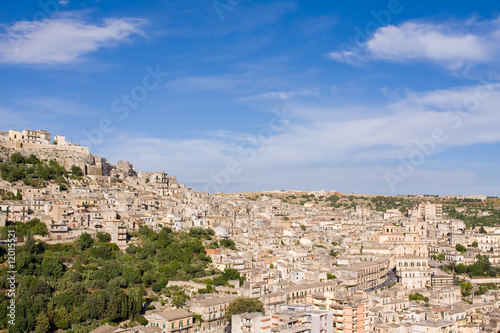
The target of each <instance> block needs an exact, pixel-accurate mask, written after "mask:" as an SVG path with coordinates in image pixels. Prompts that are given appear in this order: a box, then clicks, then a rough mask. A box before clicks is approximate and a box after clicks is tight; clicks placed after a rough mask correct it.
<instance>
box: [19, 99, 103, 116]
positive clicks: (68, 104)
mask: <svg viewBox="0 0 500 333" xmlns="http://www.w3.org/2000/svg"><path fill="white" fill-rule="evenodd" d="M18 104H19V105H22V106H24V107H27V108H29V109H31V110H36V111H37V112H38V113H40V112H41V113H42V114H49V115H53V114H59V115H72V116H83V115H92V114H93V111H91V110H89V109H88V108H86V107H85V106H83V105H82V103H81V102H79V101H78V100H75V99H61V98H55V97H48V96H45V97H39V98H28V99H26V100H20V101H18Z"/></svg>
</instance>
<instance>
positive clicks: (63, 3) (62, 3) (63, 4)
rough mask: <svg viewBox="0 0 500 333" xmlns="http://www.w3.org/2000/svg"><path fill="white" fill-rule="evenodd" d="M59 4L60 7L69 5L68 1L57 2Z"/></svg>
mask: <svg viewBox="0 0 500 333" xmlns="http://www.w3.org/2000/svg"><path fill="white" fill-rule="evenodd" d="M59 4H60V5H61V6H64V7H66V6H67V5H68V4H69V0H59Z"/></svg>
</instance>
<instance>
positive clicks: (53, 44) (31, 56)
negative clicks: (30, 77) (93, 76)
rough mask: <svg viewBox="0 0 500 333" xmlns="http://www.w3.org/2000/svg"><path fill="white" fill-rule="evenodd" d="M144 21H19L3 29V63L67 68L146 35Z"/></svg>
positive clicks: (0, 36) (0, 56) (66, 18)
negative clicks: (143, 28)
mask: <svg viewBox="0 0 500 333" xmlns="http://www.w3.org/2000/svg"><path fill="white" fill-rule="evenodd" d="M143 24H144V20H141V19H117V18H110V19H105V20H104V21H103V23H102V24H100V25H96V24H91V23H87V22H85V21H84V20H83V19H82V18H81V17H80V16H79V15H78V14H74V15H73V16H69V15H66V16H64V17H58V18H50V19H44V20H42V21H37V22H29V21H18V22H16V23H14V24H12V25H10V26H4V27H3V28H4V29H3V30H4V33H2V34H0V62H4V63H10V64H50V65H53V64H67V63H71V62H74V61H78V60H82V58H83V56H85V55H86V54H89V53H91V52H94V51H97V50H98V49H100V48H102V47H109V46H112V45H114V44H116V43H120V42H126V41H127V40H129V38H130V37H131V36H132V35H134V34H143V31H142V30H141V26H142V25H143Z"/></svg>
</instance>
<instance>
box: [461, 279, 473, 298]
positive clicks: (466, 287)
mask: <svg viewBox="0 0 500 333" xmlns="http://www.w3.org/2000/svg"><path fill="white" fill-rule="evenodd" d="M460 289H461V291H462V296H470V293H471V291H472V284H471V283H470V282H462V283H460Z"/></svg>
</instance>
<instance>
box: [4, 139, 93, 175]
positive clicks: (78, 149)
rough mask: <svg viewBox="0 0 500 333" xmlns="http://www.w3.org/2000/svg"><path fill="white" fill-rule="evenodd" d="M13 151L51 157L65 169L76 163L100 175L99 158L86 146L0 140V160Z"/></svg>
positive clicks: (5, 158)
mask: <svg viewBox="0 0 500 333" xmlns="http://www.w3.org/2000/svg"><path fill="white" fill-rule="evenodd" d="M21 145H22V146H21ZM15 153H21V155H23V156H24V157H28V156H29V155H31V154H34V155H35V156H36V157H38V158H39V159H43V160H50V159H53V160H56V161H57V162H58V163H59V164H60V165H62V166H64V167H65V168H66V169H67V170H69V169H70V168H71V166H73V165H76V166H78V167H80V168H81V169H82V170H83V171H84V172H85V170H88V171H89V172H90V173H89V174H91V175H98V176H100V175H102V162H101V158H100V157H98V156H93V155H92V154H90V153H89V148H88V147H83V146H56V145H42V144H34V143H25V142H14V141H0V161H6V160H8V159H9V158H10V156H11V155H13V154H15Z"/></svg>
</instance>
